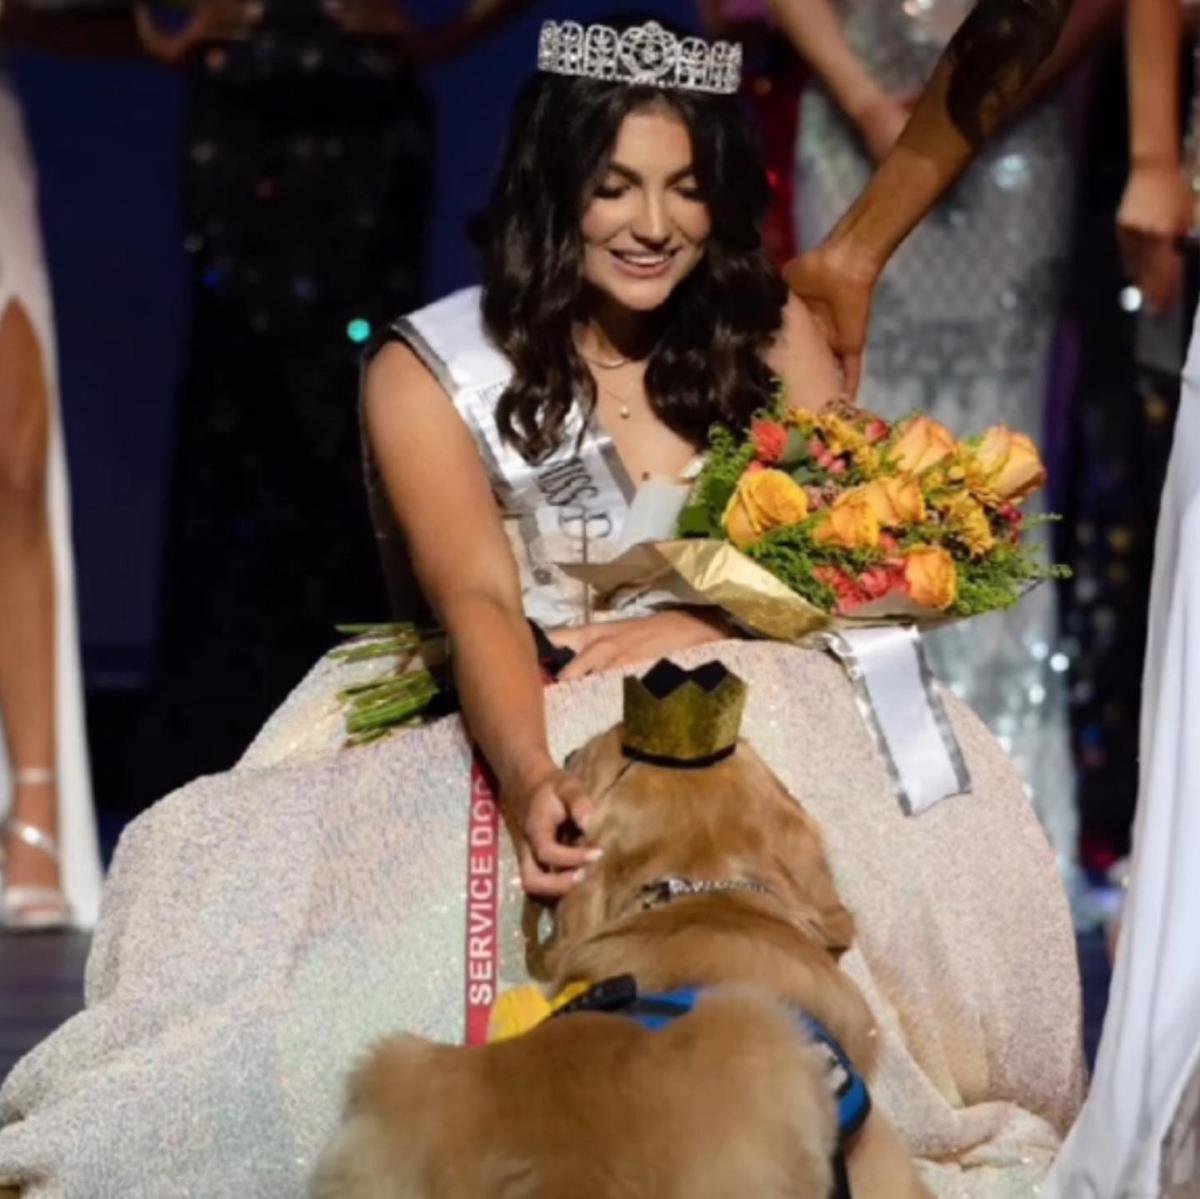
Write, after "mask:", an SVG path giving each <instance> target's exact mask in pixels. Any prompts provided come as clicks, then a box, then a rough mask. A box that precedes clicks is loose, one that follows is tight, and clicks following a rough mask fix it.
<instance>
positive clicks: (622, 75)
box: [538, 21, 742, 95]
mask: <svg viewBox="0 0 1200 1199" xmlns="http://www.w3.org/2000/svg"><path fill="white" fill-rule="evenodd" d="M538 70H540V71H547V72H549V73H550V74H551V75H582V76H585V77H586V78H588V79H611V80H614V81H616V82H619V83H633V84H639V83H640V84H648V85H650V86H651V87H664V88H681V89H683V90H685V91H693V92H720V93H722V94H723V95H730V94H732V93H733V92H736V91H737V90H738V88H739V87H740V86H741V81H742V48H741V46H739V45H738V44H737V43H736V42H706V41H704V40H703V39H702V38H698V37H683V38H680V37H676V36H675V35H674V34H673V33H672V32H671V31H670V30H669V29H664V28H663V27H662V26H661V25H660V24H659V23H658V22H657V21H647V22H646V24H645V25H634V26H631V27H630V28H629V29H626V30H625V31H624V32H623V33H618V32H617V31H616V30H615V29H612V28H611V27H610V26H608V25H588V26H586V27H585V26H583V25H580V24H579V23H578V22H577V21H546V22H545V23H544V24H543V25H542V34H541V37H540V38H539V39H538Z"/></svg>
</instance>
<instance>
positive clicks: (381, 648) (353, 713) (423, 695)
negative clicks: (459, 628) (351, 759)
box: [327, 624, 449, 745]
mask: <svg viewBox="0 0 1200 1199" xmlns="http://www.w3.org/2000/svg"><path fill="white" fill-rule="evenodd" d="M338 632H339V633H345V634H347V635H348V636H349V638H350V640H348V641H346V642H345V643H344V644H342V645H340V646H338V647H337V648H336V649H333V650H330V652H329V654H328V655H327V656H328V657H330V658H332V659H333V660H334V661H336V662H341V663H342V664H343V665H352V664H354V663H360V662H369V661H373V660H375V659H379V658H393V659H395V662H396V669H395V670H393V671H390V672H388V673H387V674H384V675H382V676H380V677H378V678H374V679H369V680H367V681H365V682H362V683H352V684H351V685H349V686H347V687H343V688H342V689H341V690H340V691H339V692H338V699H339V700H340V701H341V702H342V704H343V705H344V706H345V709H346V712H345V724H346V741H347V743H348V744H349V745H366V744H368V743H369V742H371V741H375V740H377V739H378V738H380V737H383V736H385V735H386V734H388V733H390V732H391V731H392V730H393V729H397V728H402V727H405V726H408V725H414V724H420V723H421V722H422V721H423V720H424V719H425V718H426V717H427V715H428V712H429V708H430V706H431V705H432V704H433V702H434V700H436V699H437V698H438V697H439V696H442V695H443V694H444V693H445V691H446V688H447V686H448V682H449V674H448V671H447V669H446V668H445V667H444V666H438V667H434V668H432V669H430V668H428V667H426V666H424V665H420V664H418V655H419V654H420V651H421V649H422V647H423V646H426V645H428V644H429V643H430V641H431V639H432V638H433V637H434V636H435V634H433V633H432V632H431V631H430V630H427V629H426V630H423V629H419V628H418V627H417V626H416V625H414V624H354V625H338Z"/></svg>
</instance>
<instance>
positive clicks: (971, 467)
mask: <svg viewBox="0 0 1200 1199" xmlns="http://www.w3.org/2000/svg"><path fill="white" fill-rule="evenodd" d="M968 454H969V458H968V473H969V476H970V479H971V485H972V490H974V491H976V492H977V494H978V495H979V496H980V498H981V499H983V500H984V501H985V502H987V503H996V502H1001V503H1002V502H1004V501H1008V502H1009V503H1020V501H1021V500H1023V499H1024V498H1025V497H1026V496H1028V495H1030V494H1031V493H1032V492H1035V491H1037V489H1038V488H1039V487H1041V486H1042V485H1043V484H1044V483H1045V482H1046V468H1045V466H1044V465H1043V464H1042V457H1041V455H1040V454H1039V453H1038V449H1037V446H1036V445H1034V444H1033V441H1032V440H1031V439H1030V438H1029V437H1027V436H1026V435H1025V434H1024V433H1014V432H1013V431H1012V430H1011V429H1009V428H1007V427H1005V426H1004V425H993V426H992V427H991V428H990V429H989V430H988V431H987V432H986V433H985V434H984V435H983V440H982V441H981V442H980V443H979V444H978V445H977V446H973V447H971V448H970V449H969V451H968Z"/></svg>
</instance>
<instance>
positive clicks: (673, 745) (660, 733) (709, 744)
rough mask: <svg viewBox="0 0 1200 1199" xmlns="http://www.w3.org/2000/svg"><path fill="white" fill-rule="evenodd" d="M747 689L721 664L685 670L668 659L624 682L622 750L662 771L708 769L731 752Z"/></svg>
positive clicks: (739, 723)
mask: <svg viewBox="0 0 1200 1199" xmlns="http://www.w3.org/2000/svg"><path fill="white" fill-rule="evenodd" d="M745 707H746V684H745V683H743V682H742V680H741V679H739V678H738V677H737V675H736V674H733V673H732V672H731V671H729V670H727V669H726V668H725V667H724V666H723V665H722V664H721V663H720V662H706V663H705V664H704V665H703V666H697V667H696V669H695V670H684V669H683V668H682V667H680V666H676V665H675V663H674V662H672V661H670V660H669V659H667V658H663V659H662V660H661V661H659V662H657V663H655V665H654V666H652V667H651V668H650V670H649V671H648V672H647V673H646V674H644V675H643V676H642V677H641V678H640V679H638V678H633V677H632V676H631V677H629V678H627V679H626V680H625V716H624V720H623V721H622V725H621V749H622V750H623V751H624V753H625V756H626V757H629V758H636V759H637V760H638V761H642V762H653V763H655V764H656V765H660V766H682V767H692V768H695V767H700V766H710V765H712V763H714V762H719V761H720V760H721V759H722V758H724V757H727V756H728V755H729V754H731V753H733V751H734V749H736V748H737V741H738V734H739V733H740V732H741V727H742V712H743V711H744V710H745Z"/></svg>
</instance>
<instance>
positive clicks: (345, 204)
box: [138, 0, 433, 802]
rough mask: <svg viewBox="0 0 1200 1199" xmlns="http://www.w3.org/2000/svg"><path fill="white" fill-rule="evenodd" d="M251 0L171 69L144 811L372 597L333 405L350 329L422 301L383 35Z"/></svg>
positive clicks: (419, 131)
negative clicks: (187, 292) (170, 231)
mask: <svg viewBox="0 0 1200 1199" xmlns="http://www.w3.org/2000/svg"><path fill="white" fill-rule="evenodd" d="M263 7H264V14H263V17H262V20H261V22H260V23H259V24H258V25H257V26H256V27H255V29H254V30H253V32H252V33H251V35H250V36H249V37H248V38H247V39H246V40H245V41H239V42H214V43H212V44H211V45H209V46H207V47H206V48H203V49H202V50H201V51H200V53H199V54H198V55H197V57H196V58H195V59H194V61H192V62H191V63H190V64H189V66H188V73H187V96H188V127H187V141H186V151H185V152H186V158H185V161H184V164H183V181H184V188H183V191H184V209H185V210H184V219H185V230H186V232H185V238H186V240H185V249H186V251H187V254H188V257H189V261H190V263H191V268H192V290H191V328H190V335H189V344H188V349H187V365H186V371H185V374H184V378H183V383H182V387H181V394H180V404H179V417H178V426H177V433H176V451H175V461H174V468H173V480H172V482H173V486H172V504H171V514H170V521H169V527H168V537H167V545H166V549H165V554H164V560H165V582H164V602H163V606H162V610H163V614H164V627H163V631H162V637H161V647H160V653H159V661H158V667H159V669H158V672H157V678H156V685H155V689H154V693H153V702H152V703H151V705H150V706H149V708H150V711H149V716H148V722H147V725H146V727H145V728H144V729H143V730H142V736H141V738H140V740H141V741H142V742H143V744H144V746H145V750H144V753H143V755H142V756H143V759H144V761H143V764H142V771H143V774H144V775H145V776H146V777H143V778H141V779H139V780H138V787H139V790H141V789H142V788H149V791H148V794H146V795H145V800H146V801H147V802H148V801H149V799H150V798H152V797H153V796H154V795H157V794H162V793H163V792H164V791H166V790H169V789H170V788H172V787H175V786H178V785H179V784H180V783H181V782H184V781H186V780H187V779H189V778H192V777H194V776H195V775H197V774H201V773H208V772H210V771H212V770H217V769H224V768H225V767H227V766H228V765H230V764H231V763H232V762H233V761H235V760H236V758H237V756H238V754H239V753H240V752H241V751H242V750H243V749H244V748H245V746H246V744H247V743H248V742H249V740H250V738H251V737H252V736H253V735H254V732H255V730H256V729H258V728H259V727H260V726H261V725H262V723H263V721H264V720H265V719H266V717H267V716H268V714H269V713H270V712H271V711H272V710H273V709H274V708H275V707H276V706H277V705H278V704H279V702H280V701H281V700H282V698H283V697H284V696H285V695H286V694H287V692H288V689H289V688H290V687H291V686H292V685H293V683H294V682H295V680H296V679H297V678H298V677H299V676H300V675H301V674H302V673H303V672H304V670H305V668H306V665H307V664H308V663H309V662H311V661H312V660H313V658H315V657H316V656H317V655H318V654H320V653H322V652H323V651H324V650H325V649H327V648H329V646H330V645H331V644H332V643H333V642H334V641H335V640H336V637H337V634H336V632H335V631H334V626H335V624H337V623H338V622H339V621H353V620H362V619H370V617H371V614H373V613H378V612H380V611H382V609H383V604H384V602H385V600H384V595H383V590H382V588H381V587H380V586H379V582H378V570H377V567H376V563H375V559H374V554H373V551H372V548H371V540H370V535H369V527H370V526H369V521H368V516H367V511H366V506H365V504H364V503H363V498H362V485H361V473H362V472H361V467H360V464H359V437H358V424H357V420H356V418H355V412H354V407H353V405H352V404H347V403H346V396H347V395H353V393H354V387H355V383H356V379H357V372H358V355H359V350H360V347H359V345H357V344H356V343H355V340H354V339H355V338H356V337H357V338H359V339H361V338H362V337H364V336H366V332H367V330H369V328H370V326H371V325H372V324H374V325H375V326H377V327H381V326H383V325H386V323H387V322H388V321H389V320H391V319H392V317H393V316H394V315H395V314H396V313H397V312H403V311H406V310H407V309H409V308H412V307H414V306H415V305H416V304H417V303H418V302H419V301H420V299H421V297H422V294H423V281H422V276H423V270H424V254H425V239H426V233H427V230H428V216H429V197H430V192H431V188H432V153H433V148H432V143H433V115H432V111H431V104H430V101H429V98H428V96H427V94H426V92H425V90H424V87H423V85H422V84H421V81H420V80H419V78H417V77H416V76H415V75H414V74H413V71H412V69H411V67H410V66H409V65H408V64H407V62H406V61H405V58H404V54H403V52H402V50H401V49H400V47H399V46H398V44H397V43H396V42H395V40H394V39H389V38H386V37H380V36H366V35H358V34H348V33H345V32H343V31H342V30H340V29H339V28H338V27H337V26H336V25H335V24H334V22H333V21H332V20H331V19H330V18H329V17H328V16H326V15H325V13H324V11H323V10H322V7H321V5H320V4H319V2H317V0H268V2H267V3H266V4H265V5H264V6H263ZM281 599H282V600H283V602H280V601H281Z"/></svg>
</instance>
